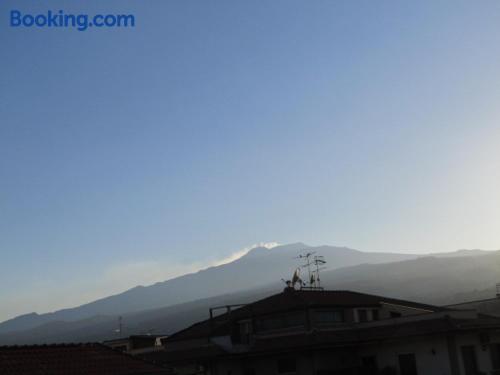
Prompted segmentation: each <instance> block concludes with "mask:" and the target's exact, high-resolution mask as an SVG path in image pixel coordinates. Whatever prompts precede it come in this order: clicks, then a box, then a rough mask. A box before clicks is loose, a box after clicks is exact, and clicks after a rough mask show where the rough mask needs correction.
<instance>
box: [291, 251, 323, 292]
mask: <svg viewBox="0 0 500 375" xmlns="http://www.w3.org/2000/svg"><path fill="white" fill-rule="evenodd" d="M314 254H316V252H315V251H310V252H307V253H304V254H300V255H299V256H298V257H297V258H296V259H302V260H303V261H304V264H303V265H302V266H301V268H307V273H308V284H309V286H306V284H305V283H303V284H302V286H301V289H310V290H316V289H317V290H322V289H323V288H322V287H321V278H320V276H319V272H320V271H321V270H323V269H325V268H326V267H324V266H323V265H324V264H326V261H325V259H324V257H323V256H322V255H315V256H314V257H313V255H314ZM313 266H314V268H315V269H312V267H313Z"/></svg>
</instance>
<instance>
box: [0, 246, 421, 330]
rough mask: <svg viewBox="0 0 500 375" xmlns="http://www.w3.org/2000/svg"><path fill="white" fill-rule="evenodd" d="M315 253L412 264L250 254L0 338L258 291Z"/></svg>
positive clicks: (343, 251)
mask: <svg viewBox="0 0 500 375" xmlns="http://www.w3.org/2000/svg"><path fill="white" fill-rule="evenodd" d="M306 251H307V252H310V251H316V253H317V254H321V255H324V256H325V258H326V259H327V260H328V265H329V268H330V269H336V268H340V267H346V266H351V265H356V264H361V263H384V262H393V261H398V260H404V259H413V258H415V257H416V256H417V255H414V254H395V253H368V252H361V251H357V250H353V249H349V248H346V247H333V246H319V247H311V246H307V245H305V244H302V243H296V244H290V245H284V246H278V247H275V248H273V249H267V248H263V247H258V248H254V249H252V250H251V251H249V252H248V253H247V254H246V255H245V256H243V257H241V258H239V259H237V260H235V261H233V262H231V263H228V264H224V265H220V266H217V267H210V268H207V269H205V270H202V271H199V272H196V273H192V274H188V275H184V276H180V277H176V278H174V279H170V280H167V281H164V282H159V283H156V284H154V285H150V286H147V287H144V286H137V287H135V288H132V289H130V290H127V291H125V292H123V293H121V294H117V295H114V296H110V297H107V298H103V299H100V300H97V301H94V302H91V303H88V304H85V305H82V306H79V307H75V308H70V309H63V310H59V311H56V312H53V313H48V314H35V313H32V314H27V315H22V316H20V317H17V318H14V319H11V320H8V321H5V322H3V323H0V333H2V332H9V331H19V330H23V329H30V328H35V327H37V326H39V325H41V324H45V323H48V322H50V321H69V322H70V321H76V320H81V319H87V318H91V317H93V316H96V315H120V314H126V313H130V312H136V311H141V310H145V309H154V308H159V307H165V306H172V305H175V304H180V303H184V302H189V301H193V300H196V299H201V298H207V297H212V296H217V295H221V294H226V293H232V292H237V291H241V290H245V289H252V288H258V287H260V286H264V285H266V284H269V283H272V282H276V281H279V280H280V279H281V278H290V277H291V272H293V270H294V269H295V268H296V267H297V265H298V264H299V262H298V260H297V259H295V258H296V257H297V255H299V254H300V253H302V252H306Z"/></svg>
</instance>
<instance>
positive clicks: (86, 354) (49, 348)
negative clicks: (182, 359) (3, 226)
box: [0, 344, 168, 375]
mask: <svg viewBox="0 0 500 375" xmlns="http://www.w3.org/2000/svg"><path fill="white" fill-rule="evenodd" d="M167 373H168V372H166V370H165V369H164V368H161V367H158V366H156V365H153V364H151V363H148V362H145V361H143V360H141V359H138V358H134V357H132V356H130V355H127V354H124V353H121V352H118V351H115V350H113V349H110V348H108V347H106V346H104V345H101V344H66V345H34V346H3V347H0V374H2V375H161V374H167Z"/></svg>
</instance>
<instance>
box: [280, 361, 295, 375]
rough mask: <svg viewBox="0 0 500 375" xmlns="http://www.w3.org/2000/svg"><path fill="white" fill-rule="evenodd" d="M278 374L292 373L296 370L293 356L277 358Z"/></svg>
mask: <svg viewBox="0 0 500 375" xmlns="http://www.w3.org/2000/svg"><path fill="white" fill-rule="evenodd" d="M277 365H278V374H293V373H295V372H296V371H297V362H296V361H295V358H294V357H285V358H280V359H278V362H277Z"/></svg>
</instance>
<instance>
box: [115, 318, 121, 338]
mask: <svg viewBox="0 0 500 375" xmlns="http://www.w3.org/2000/svg"><path fill="white" fill-rule="evenodd" d="M122 331H123V317H122V316H121V315H120V316H119V317H118V328H117V329H115V332H116V333H119V334H120V335H121V333H122Z"/></svg>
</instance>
